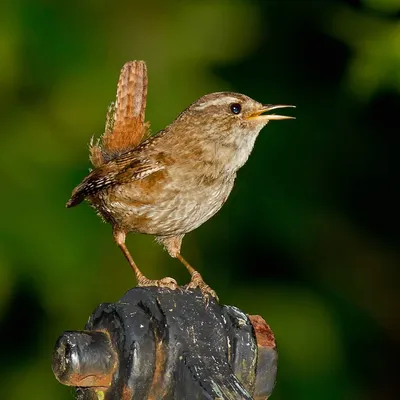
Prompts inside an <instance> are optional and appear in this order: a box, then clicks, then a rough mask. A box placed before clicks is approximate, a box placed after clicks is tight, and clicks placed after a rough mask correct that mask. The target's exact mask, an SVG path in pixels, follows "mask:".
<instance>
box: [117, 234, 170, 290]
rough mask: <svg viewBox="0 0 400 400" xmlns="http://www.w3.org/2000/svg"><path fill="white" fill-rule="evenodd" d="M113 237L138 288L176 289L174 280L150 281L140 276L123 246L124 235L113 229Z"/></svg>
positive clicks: (140, 273)
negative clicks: (130, 269) (127, 263)
mask: <svg viewBox="0 0 400 400" xmlns="http://www.w3.org/2000/svg"><path fill="white" fill-rule="evenodd" d="M113 235H114V240H115V242H116V243H117V245H118V247H119V248H120V249H121V250H122V253H123V254H124V256H125V258H126V259H127V260H128V262H129V264H130V266H131V268H132V270H133V273H134V274H135V277H136V280H137V285H138V286H158V287H167V288H169V289H176V288H177V287H178V284H177V282H176V280H175V279H173V278H169V277H166V278H163V279H159V280H151V279H148V278H146V277H145V276H144V275H143V274H142V272H141V271H140V269H139V268H138V267H137V265H136V263H135V261H133V258H132V256H131V253H129V250H128V248H127V247H126V244H125V238H126V233H125V232H123V231H120V230H117V229H114V231H113Z"/></svg>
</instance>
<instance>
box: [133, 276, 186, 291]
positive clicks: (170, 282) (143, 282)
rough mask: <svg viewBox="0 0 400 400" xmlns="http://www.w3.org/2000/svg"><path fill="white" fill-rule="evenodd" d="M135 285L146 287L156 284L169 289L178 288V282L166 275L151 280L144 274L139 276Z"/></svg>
mask: <svg viewBox="0 0 400 400" xmlns="http://www.w3.org/2000/svg"><path fill="white" fill-rule="evenodd" d="M137 286H140V287H146V286H157V287H162V288H168V289H171V290H175V289H177V288H178V283H177V282H176V280H175V279H173V278H170V277H166V278H162V279H158V280H151V279H148V278H146V277H145V276H141V277H140V278H139V279H138V283H137Z"/></svg>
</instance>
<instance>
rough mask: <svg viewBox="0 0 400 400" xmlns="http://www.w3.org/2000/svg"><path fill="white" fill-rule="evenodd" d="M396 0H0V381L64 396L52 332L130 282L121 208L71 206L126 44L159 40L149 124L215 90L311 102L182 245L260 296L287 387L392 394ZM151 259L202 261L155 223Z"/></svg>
mask: <svg viewBox="0 0 400 400" xmlns="http://www.w3.org/2000/svg"><path fill="white" fill-rule="evenodd" d="M399 12H400V5H399V2H398V0H359V1H357V0H354V1H344V0H332V1H323V0H314V1H305V0H298V1H263V0H252V1H250V0H249V1H245V0H230V1H229V0H204V1H196V0H193V1H189V0H182V1H178V0H176V1H172V0H170V1H166V0H152V1H115V2H106V1H98V0H85V1H78V0H70V1H68V2H63V1H60V2H55V1H54V2H53V1H50V0H49V1H46V0H36V1H30V0H13V1H5V2H1V5H0V114H1V115H0V121H1V133H0V154H1V156H0V173H1V177H0V178H1V196H0V205H1V208H0V209H1V228H0V237H1V241H0V361H1V362H0V380H1V381H0V398H1V399H12V400H20V399H27V398H29V399H32V400H33V399H60V400H62V399H70V398H72V394H73V392H72V390H71V389H69V388H66V387H63V386H62V385H60V384H59V383H58V382H57V381H56V380H55V378H54V377H53V374H52V371H51V368H50V363H51V353H52V349H53V346H54V343H55V341H56V339H57V337H58V335H59V334H61V333H62V332H63V331H64V330H72V329H81V328H83V326H84V324H85V323H86V321H87V318H88V316H89V314H90V313H91V312H92V310H93V309H94V308H95V307H96V306H97V305H98V304H99V303H101V302H107V301H116V300H117V299H118V298H119V297H121V296H122V295H123V294H124V292H125V291H126V290H128V289H129V288H130V287H132V286H133V285H134V280H133V277H132V274H131V271H130V269H129V266H128V264H127V262H126V261H125V259H124V258H123V256H122V254H121V253H120V251H119V250H118V248H117V247H116V246H115V244H114V243H113V240H112V236H111V229H110V226H108V225H105V224H103V223H102V222H101V221H100V219H99V218H98V217H97V216H96V215H95V213H94V212H93V210H92V209H90V208H89V207H88V206H87V205H83V206H80V207H78V208H76V209H72V210H67V209H66V208H65V207H64V204H65V202H66V200H67V199H68V198H69V194H70V191H71V189H72V188H73V187H74V186H75V185H76V184H77V183H78V182H79V181H80V180H81V178H82V177H83V176H84V175H85V174H86V173H87V171H88V168H89V166H90V165H89V161H88V149H87V144H88V142H89V139H90V137H91V136H92V135H93V134H95V135H100V134H101V133H102V132H103V129H104V122H105V114H106V109H107V106H108V104H109V103H110V102H111V101H112V100H113V99H114V96H115V89H116V82H117V79H118V75H119V71H120V68H121V66H122V65H123V63H124V62H125V61H127V60H131V59H143V60H146V62H147V65H148V72H149V94H148V107H147V117H148V119H149V120H150V121H151V123H152V130H153V132H156V131H158V130H159V129H161V128H163V127H164V126H165V125H166V124H168V123H170V122H171V121H172V120H173V118H174V117H175V116H176V115H177V114H178V113H179V112H180V111H181V110H182V109H183V108H185V107H186V106H187V105H188V104H190V103H191V102H192V101H193V100H195V99H196V98H198V97H200V96H201V95H203V94H206V93H208V92H212V91H220V90H232V91H238V92H242V93H245V94H247V95H249V96H252V97H254V98H255V99H257V100H259V101H261V102H264V103H288V104H295V105H297V109H296V110H294V111H293V114H294V115H296V117H297V119H296V120H295V121H282V122H276V123H271V124H270V125H269V126H268V127H267V128H266V129H264V130H263V131H262V133H261V135H260V137H259V139H258V141H257V143H256V147H255V150H254V152H253V154H252V156H251V157H250V160H249V162H248V163H247V164H246V166H245V167H244V168H243V169H242V170H241V171H240V173H239V176H238V180H237V184H236V186H235V189H234V191H233V193H232V195H231V197H230V199H229V201H228V203H227V204H226V205H225V206H224V208H223V209H222V211H221V212H220V213H219V214H218V215H217V216H215V217H214V218H213V219H212V220H210V221H209V222H208V223H206V224H205V225H203V226H202V227H200V228H199V229H198V230H196V231H195V232H193V233H191V234H188V235H187V237H186V239H185V240H184V245H183V254H184V256H185V257H186V258H187V259H188V260H189V261H190V262H191V263H192V264H193V265H194V266H196V267H197V268H198V269H199V270H200V271H201V273H202V274H203V276H204V277H205V279H206V281H207V282H208V283H209V284H210V285H211V286H212V287H213V288H214V289H215V290H216V291H217V293H218V294H219V297H220V299H221V301H222V302H223V303H226V304H234V305H236V306H238V307H240V308H241V309H243V310H244V311H246V312H248V313H250V314H261V315H262V316H263V317H264V318H265V319H266V320H267V321H268V322H269V324H270V325H271V327H272V329H273V330H274V332H275V334H276V338H277V341H278V346H279V351H280V364H279V371H278V382H277V385H276V389H275V392H274V394H273V399H275V400H289V399H296V400H300V399H307V400H313V399H335V400H337V399H376V398H379V399H390V398H398V393H399V391H398V390H396V386H397V384H398V373H397V372H396V370H397V366H398V358H397V354H396V353H397V352H396V349H398V345H399V338H400V335H399V334H400V320H399V275H400V274H399V259H400V255H399V234H398V229H399V222H400V221H399V197H400V196H399V189H398V186H399V163H400V161H399V155H398V154H399V145H400V139H399V137H400V135H399V114H400V19H399V17H400V13H399ZM128 246H129V248H130V250H131V252H132V253H133V255H134V257H135V258H136V261H137V263H138V265H139V266H140V267H142V269H143V271H145V273H146V274H147V275H148V276H149V277H151V278H157V277H163V276H167V275H169V276H171V275H172V276H174V277H177V278H178V281H179V282H180V283H185V282H187V281H188V279H189V276H188V275H187V273H186V271H185V269H184V268H183V267H182V266H181V265H180V264H179V262H177V261H176V260H172V259H170V258H169V257H168V255H167V253H166V252H164V251H163V250H162V248H161V247H160V246H158V245H157V244H156V243H155V242H154V240H153V238H151V237H146V236H134V235H131V237H130V238H129V240H128Z"/></svg>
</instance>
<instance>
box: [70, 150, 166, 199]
mask: <svg viewBox="0 0 400 400" xmlns="http://www.w3.org/2000/svg"><path fill="white" fill-rule="evenodd" d="M131 153H132V152H129V153H127V154H126V155H123V156H121V157H119V158H118V159H115V160H112V161H109V162H108V163H106V164H104V165H103V166H102V167H100V168H96V169H95V170H93V171H92V172H91V173H90V174H89V175H88V176H87V177H86V178H85V179H84V180H83V181H82V182H81V183H80V184H79V185H78V186H77V187H76V188H75V189H74V190H73V191H72V195H71V198H70V199H69V200H68V202H67V204H66V206H67V207H74V206H76V205H78V204H79V203H81V202H82V201H83V200H84V199H85V198H86V197H87V196H91V195H93V194H95V193H97V192H99V191H101V190H103V189H105V188H107V187H110V186H115V185H120V184H123V183H127V182H132V181H135V180H141V179H144V178H145V177H147V176H149V175H151V174H154V173H155V172H157V171H161V170H162V169H164V168H165V165H163V163H161V162H159V161H157V160H154V159H151V158H137V157H133V156H132V154H131Z"/></svg>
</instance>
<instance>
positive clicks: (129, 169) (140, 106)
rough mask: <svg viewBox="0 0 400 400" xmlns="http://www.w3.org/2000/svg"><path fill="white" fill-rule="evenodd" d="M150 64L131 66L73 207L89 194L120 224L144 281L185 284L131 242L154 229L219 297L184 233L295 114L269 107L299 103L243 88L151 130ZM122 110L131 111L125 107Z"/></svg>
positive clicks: (121, 238)
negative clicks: (142, 262)
mask: <svg viewBox="0 0 400 400" xmlns="http://www.w3.org/2000/svg"><path fill="white" fill-rule="evenodd" d="M146 71H147V70H146V66H145V63H144V62H139V61H133V62H128V63H127V64H126V65H125V66H124V67H123V69H122V71H121V75H120V81H119V84H118V90H117V101H116V103H115V104H113V105H112V106H111V108H110V110H111V111H110V110H109V115H108V117H107V122H106V129H105V133H104V135H103V140H102V141H100V140H98V142H97V144H93V141H92V142H91V156H90V158H91V160H92V164H93V165H94V169H93V170H92V171H91V172H90V173H89V174H88V175H87V176H86V177H85V178H84V179H83V181H82V182H81V183H80V184H79V185H78V186H76V187H75V189H74V190H73V191H72V194H71V198H70V199H69V201H68V202H67V204H66V206H67V207H74V206H76V205H78V204H80V203H81V202H82V201H83V200H87V202H88V203H89V204H90V205H91V206H92V207H94V208H95V210H96V211H97V213H98V214H99V215H100V216H101V217H102V219H103V220H104V221H106V222H108V223H110V224H111V225H112V228H113V237H114V240H115V242H116V244H117V245H118V246H119V248H120V249H121V250H122V252H123V254H124V256H125V257H126V259H127V260H128V262H129V264H130V266H131V268H132V269H133V272H134V274H135V276H136V280H137V285H138V286H158V287H168V288H170V289H176V288H177V287H178V286H177V282H176V280H175V279H173V278H170V277H167V278H163V279H159V280H150V279H148V278H147V277H146V276H145V275H144V274H143V273H142V272H141V271H140V270H139V268H138V267H137V265H136V263H135V262H134V260H133V258H132V256H131V254H130V252H129V250H128V248H127V246H126V244H125V240H126V235H127V234H128V233H131V232H132V233H138V234H147V235H153V236H154V237H155V239H156V241H157V242H159V243H160V244H161V245H163V246H164V248H165V249H166V250H167V252H168V253H169V255H170V256H171V257H173V258H177V259H178V260H179V261H181V262H182V264H183V265H184V266H185V267H186V268H187V270H188V271H189V273H190V275H191V280H190V282H189V284H187V285H186V286H185V288H186V289H195V288H199V289H200V290H201V292H202V294H203V295H204V296H212V297H214V298H217V299H218V297H217V295H216V293H215V291H214V290H213V289H211V287H210V286H208V285H207V284H206V282H205V281H204V280H203V278H202V276H201V274H200V273H199V272H198V271H197V270H196V269H194V268H193V267H192V266H191V265H190V264H189V263H188V262H187V261H186V260H185V259H184V258H183V257H182V255H181V245H182V239H183V238H184V236H185V235H186V234H187V233H189V232H192V231H193V230H195V229H197V228H198V227H199V226H201V225H202V224H204V223H205V222H206V221H208V220H209V219H210V218H211V217H213V216H214V215H215V214H216V213H217V212H218V211H219V210H220V209H221V207H222V206H223V205H224V203H225V202H226V201H227V199H228V197H229V194H230V193H231V191H232V188H233V186H234V183H235V180H236V175H237V172H238V170H239V169H240V168H241V167H243V165H244V164H245V163H246V161H247V160H248V158H249V156H250V153H251V152H252V150H253V147H254V143H255V141H256V138H257V136H258V134H259V133H260V131H261V129H262V128H263V127H265V126H266V125H267V124H268V123H269V122H270V121H275V120H286V119H293V117H291V116H283V115H276V114H271V113H269V112H270V111H272V110H275V109H279V108H287V107H294V106H291V105H272V104H262V103H260V102H258V101H256V100H253V99H252V98H250V97H248V96H246V95H244V94H241V93H234V92H215V93H210V94H206V95H204V96H202V97H200V98H199V99H198V100H196V101H194V102H193V103H192V104H190V105H189V106H188V107H187V108H186V109H185V110H184V111H182V112H181V113H180V114H179V115H178V116H177V117H176V119H175V120H174V121H173V122H172V123H171V124H170V125H168V126H167V127H166V128H165V129H162V130H160V131H159V132H158V133H156V134H155V135H153V136H150V137H149V136H148V135H147V134H146V133H145V131H147V130H148V125H147V124H146V123H144V109H145V106H146V104H145V103H146V94H147V72H146ZM122 103H124V105H123V106H122V105H121V104H122ZM118 109H121V110H123V112H119V114H118ZM121 121H122V122H121ZM132 121H133V122H132ZM116 128H118V129H119V133H118V129H116ZM115 132H117V133H116V134H115V138H114V139H113V133H115ZM121 132H122V133H121ZM138 132H139V133H138ZM142 137H144V140H140V138H142Z"/></svg>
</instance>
